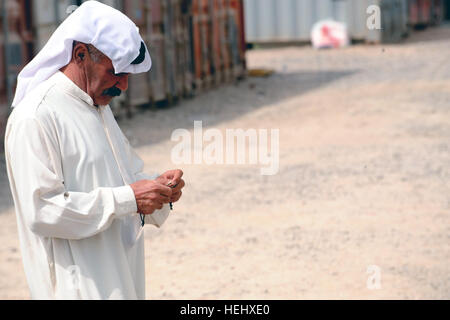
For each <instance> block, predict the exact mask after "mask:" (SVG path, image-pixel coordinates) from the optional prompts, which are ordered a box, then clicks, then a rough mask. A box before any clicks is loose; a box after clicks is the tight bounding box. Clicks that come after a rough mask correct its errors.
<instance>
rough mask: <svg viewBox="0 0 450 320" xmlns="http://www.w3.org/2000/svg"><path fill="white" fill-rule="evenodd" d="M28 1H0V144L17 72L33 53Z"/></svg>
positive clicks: (0, 143)
mask: <svg viewBox="0 0 450 320" xmlns="http://www.w3.org/2000/svg"><path fill="white" fill-rule="evenodd" d="M30 8H31V4H30V1H29V0H7V1H1V3H0V59H1V62H0V146H1V150H3V134H4V130H5V125H6V121H7V117H8V115H9V113H10V111H11V102H12V99H13V97H14V92H15V87H16V82H17V75H18V74H19V72H20V70H21V69H22V68H23V67H24V66H25V64H26V63H27V62H28V61H30V59H31V58H32V55H33V41H32V40H33V36H32V24H31V23H32V18H31V16H32V15H31V10H30Z"/></svg>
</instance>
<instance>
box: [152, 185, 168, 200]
mask: <svg viewBox="0 0 450 320" xmlns="http://www.w3.org/2000/svg"><path fill="white" fill-rule="evenodd" d="M155 191H157V192H159V194H160V195H161V196H164V197H168V198H170V197H171V196H172V189H171V188H169V187H168V186H165V185H163V184H159V183H158V184H157V185H156V190H155Z"/></svg>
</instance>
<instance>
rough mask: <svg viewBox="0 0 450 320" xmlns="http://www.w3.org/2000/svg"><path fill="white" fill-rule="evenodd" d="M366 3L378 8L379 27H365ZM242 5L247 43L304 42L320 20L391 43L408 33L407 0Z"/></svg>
mask: <svg viewBox="0 0 450 320" xmlns="http://www.w3.org/2000/svg"><path fill="white" fill-rule="evenodd" d="M370 5H378V6H379V7H380V8H381V21H382V29H381V30H369V29H368V28H367V18H368V14H367V12H366V10H367V8H368V7H369V6H370ZM244 6H245V10H244V12H245V20H246V28H245V31H246V37H247V41H248V42H250V43H262V42H295V41H300V42H307V41H310V33H311V29H312V27H313V25H314V24H315V23H316V22H318V21H320V20H323V19H333V20H336V21H340V22H344V23H345V24H346V25H347V28H348V31H349V34H350V37H351V38H352V39H355V40H366V41H370V42H395V41H399V40H400V39H401V37H402V35H404V34H406V33H407V32H408V20H407V17H408V1H407V0H244Z"/></svg>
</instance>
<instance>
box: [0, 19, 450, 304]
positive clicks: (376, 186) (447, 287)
mask: <svg viewBox="0 0 450 320" xmlns="http://www.w3.org/2000/svg"><path fill="white" fill-rule="evenodd" d="M449 47H450V27H448V26H444V27H441V28H437V29H430V30H426V31H423V32H419V33H415V34H413V36H411V37H410V38H409V39H408V40H407V41H404V42H403V43H402V44H398V45H383V46H382V45H368V46H366V45H357V46H352V47H350V48H347V49H343V50H335V51H332V50H329V51H314V50H313V49H311V48H309V47H306V46H305V47H286V48H272V49H263V50H253V51H249V52H248V64H249V67H250V68H255V67H264V68H272V69H274V70H275V71H276V72H275V74H274V75H272V76H271V77H268V78H249V79H246V80H245V81H241V82H239V83H236V84H230V85H228V86H225V87H221V88H218V89H215V90H212V91H209V92H207V93H205V94H203V95H201V96H198V97H196V98H194V99H192V100H188V101H184V102H183V103H181V104H179V105H178V106H176V107H173V108H168V109H161V110H147V111H145V112H143V113H142V114H140V115H139V116H138V117H135V118H133V119H132V120H124V121H121V123H120V125H121V127H122V128H123V130H124V132H125V134H126V135H127V136H128V137H129V139H130V141H131V143H132V144H133V145H134V146H136V148H137V151H138V153H139V154H140V155H141V156H142V158H143V159H144V160H145V163H146V170H147V171H157V172H161V171H163V170H165V169H169V168H172V167H180V166H175V165H173V164H172V163H171V160H170V150H171V149H172V147H173V146H174V145H175V144H176V143H175V142H172V141H170V135H171V133H172V131H173V130H174V129H176V128H186V129H188V130H192V129H193V121H194V120H203V126H204V128H205V129H206V128H207V127H208V128H211V127H214V128H217V129H219V130H221V131H223V132H224V131H225V129H227V128H243V129H248V128H255V129H263V128H267V129H271V128H278V129H280V170H279V172H278V174H276V175H273V176H261V175H260V173H259V168H260V166H259V165H211V166H207V165H183V166H181V168H182V169H183V170H184V172H185V180H186V181H187V186H186V188H185V192H184V197H183V199H182V201H181V202H179V203H177V204H175V211H174V212H173V214H172V216H171V218H170V219H169V220H168V221H167V222H166V224H165V225H164V227H163V228H161V229H156V228H152V227H146V228H147V229H146V233H145V237H146V268H147V297H148V298H150V299H312V298H319V299H322V298H327V299H328V298H329V299H340V298H345V299H381V298H383V299H425V298H426V299H450V196H449V194H450V190H449V187H450V185H449V181H450V170H449V165H448V164H449V162H450V149H449V141H450V140H449V138H450V117H449V115H450V114H449V113H450V111H449V106H450V90H449V88H450V67H449V64H448V61H449V58H450V56H449V51H448V48H449ZM2 166H3V164H2ZM2 169H3V171H4V166H3V167H2ZM3 171H2V173H1V174H0V179H1V180H0V183H1V185H2V186H3V188H1V190H0V197H1V208H2V210H3V213H1V214H0V231H1V232H0V243H1V245H0V259H1V261H2V263H1V265H0V298H13V299H26V298H28V297H29V296H28V292H27V287H26V282H25V279H24V275H23V270H22V264H21V258H20V251H19V249H18V240H17V231H16V222H15V217H14V213H13V208H11V200H10V198H9V197H10V196H9V193H8V188H9V187H8V183H7V179H6V175H5V173H4V172H3ZM371 265H376V266H378V267H379V268H380V271H381V273H380V275H381V282H380V284H381V287H380V288H379V289H376V290H370V289H369V288H368V287H367V279H368V277H369V274H368V273H367V268H368V267H369V266H371Z"/></svg>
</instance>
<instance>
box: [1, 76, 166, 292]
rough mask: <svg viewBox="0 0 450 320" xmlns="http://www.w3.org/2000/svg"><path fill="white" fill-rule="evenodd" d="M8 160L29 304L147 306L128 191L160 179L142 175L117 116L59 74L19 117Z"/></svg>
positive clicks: (12, 127) (10, 134)
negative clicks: (125, 302)
mask: <svg viewBox="0 0 450 320" xmlns="http://www.w3.org/2000/svg"><path fill="white" fill-rule="evenodd" d="M5 151H6V161H7V172H8V178H9V181H10V186H11V191H12V195H13V198H14V204H15V209H16V215H17V224H18V230H19V240H20V245H21V252H22V257H23V263H24V269H25V273H26V277H27V280H28V284H29V288H30V292H31V297H32V298H33V299H144V298H145V268H144V240H143V237H142V235H141V236H140V237H139V238H137V235H138V232H139V230H140V217H139V215H138V214H137V213H136V211H137V208H136V200H135V197H134V193H133V190H132V189H131V187H130V186H129V184H131V183H133V182H135V181H138V180H141V179H152V178H154V176H149V175H146V174H145V173H143V172H142V169H143V162H142V160H141V159H140V158H139V156H138V155H137V154H136V153H135V151H133V149H132V148H131V147H130V145H129V142H128V140H127V139H126V137H125V136H124V135H123V133H122V131H121V130H120V128H119V126H118V125H117V122H116V121H115V119H114V116H113V114H112V112H111V109H110V107H109V106H100V107H96V106H94V105H93V101H92V99H91V97H90V96H89V95H88V94H87V93H85V92H84V91H83V90H81V89H80V88H79V87H78V86H76V85H75V84H74V83H73V82H72V81H71V80H70V79H69V78H67V77H66V76H65V75H64V74H63V73H62V72H60V71H58V72H57V73H55V74H54V75H53V76H52V77H50V78H49V79H48V80H47V81H45V82H43V83H42V84H40V85H39V86H38V87H37V88H36V89H35V90H33V91H32V92H30V93H29V94H28V95H27V96H26V98H25V99H24V100H23V101H22V102H21V103H20V104H19V105H18V106H17V107H16V108H14V110H13V112H12V113H11V116H10V117H9V119H8V123H7V128H6V136H5ZM168 214H169V209H168V206H167V205H166V206H164V208H163V209H162V210H159V211H157V212H155V213H154V214H153V215H151V216H146V222H147V223H152V224H155V225H158V226H159V225H161V224H162V223H163V222H164V221H165V219H166V218H167V216H168ZM154 218H156V219H154ZM156 220H157V221H156Z"/></svg>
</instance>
